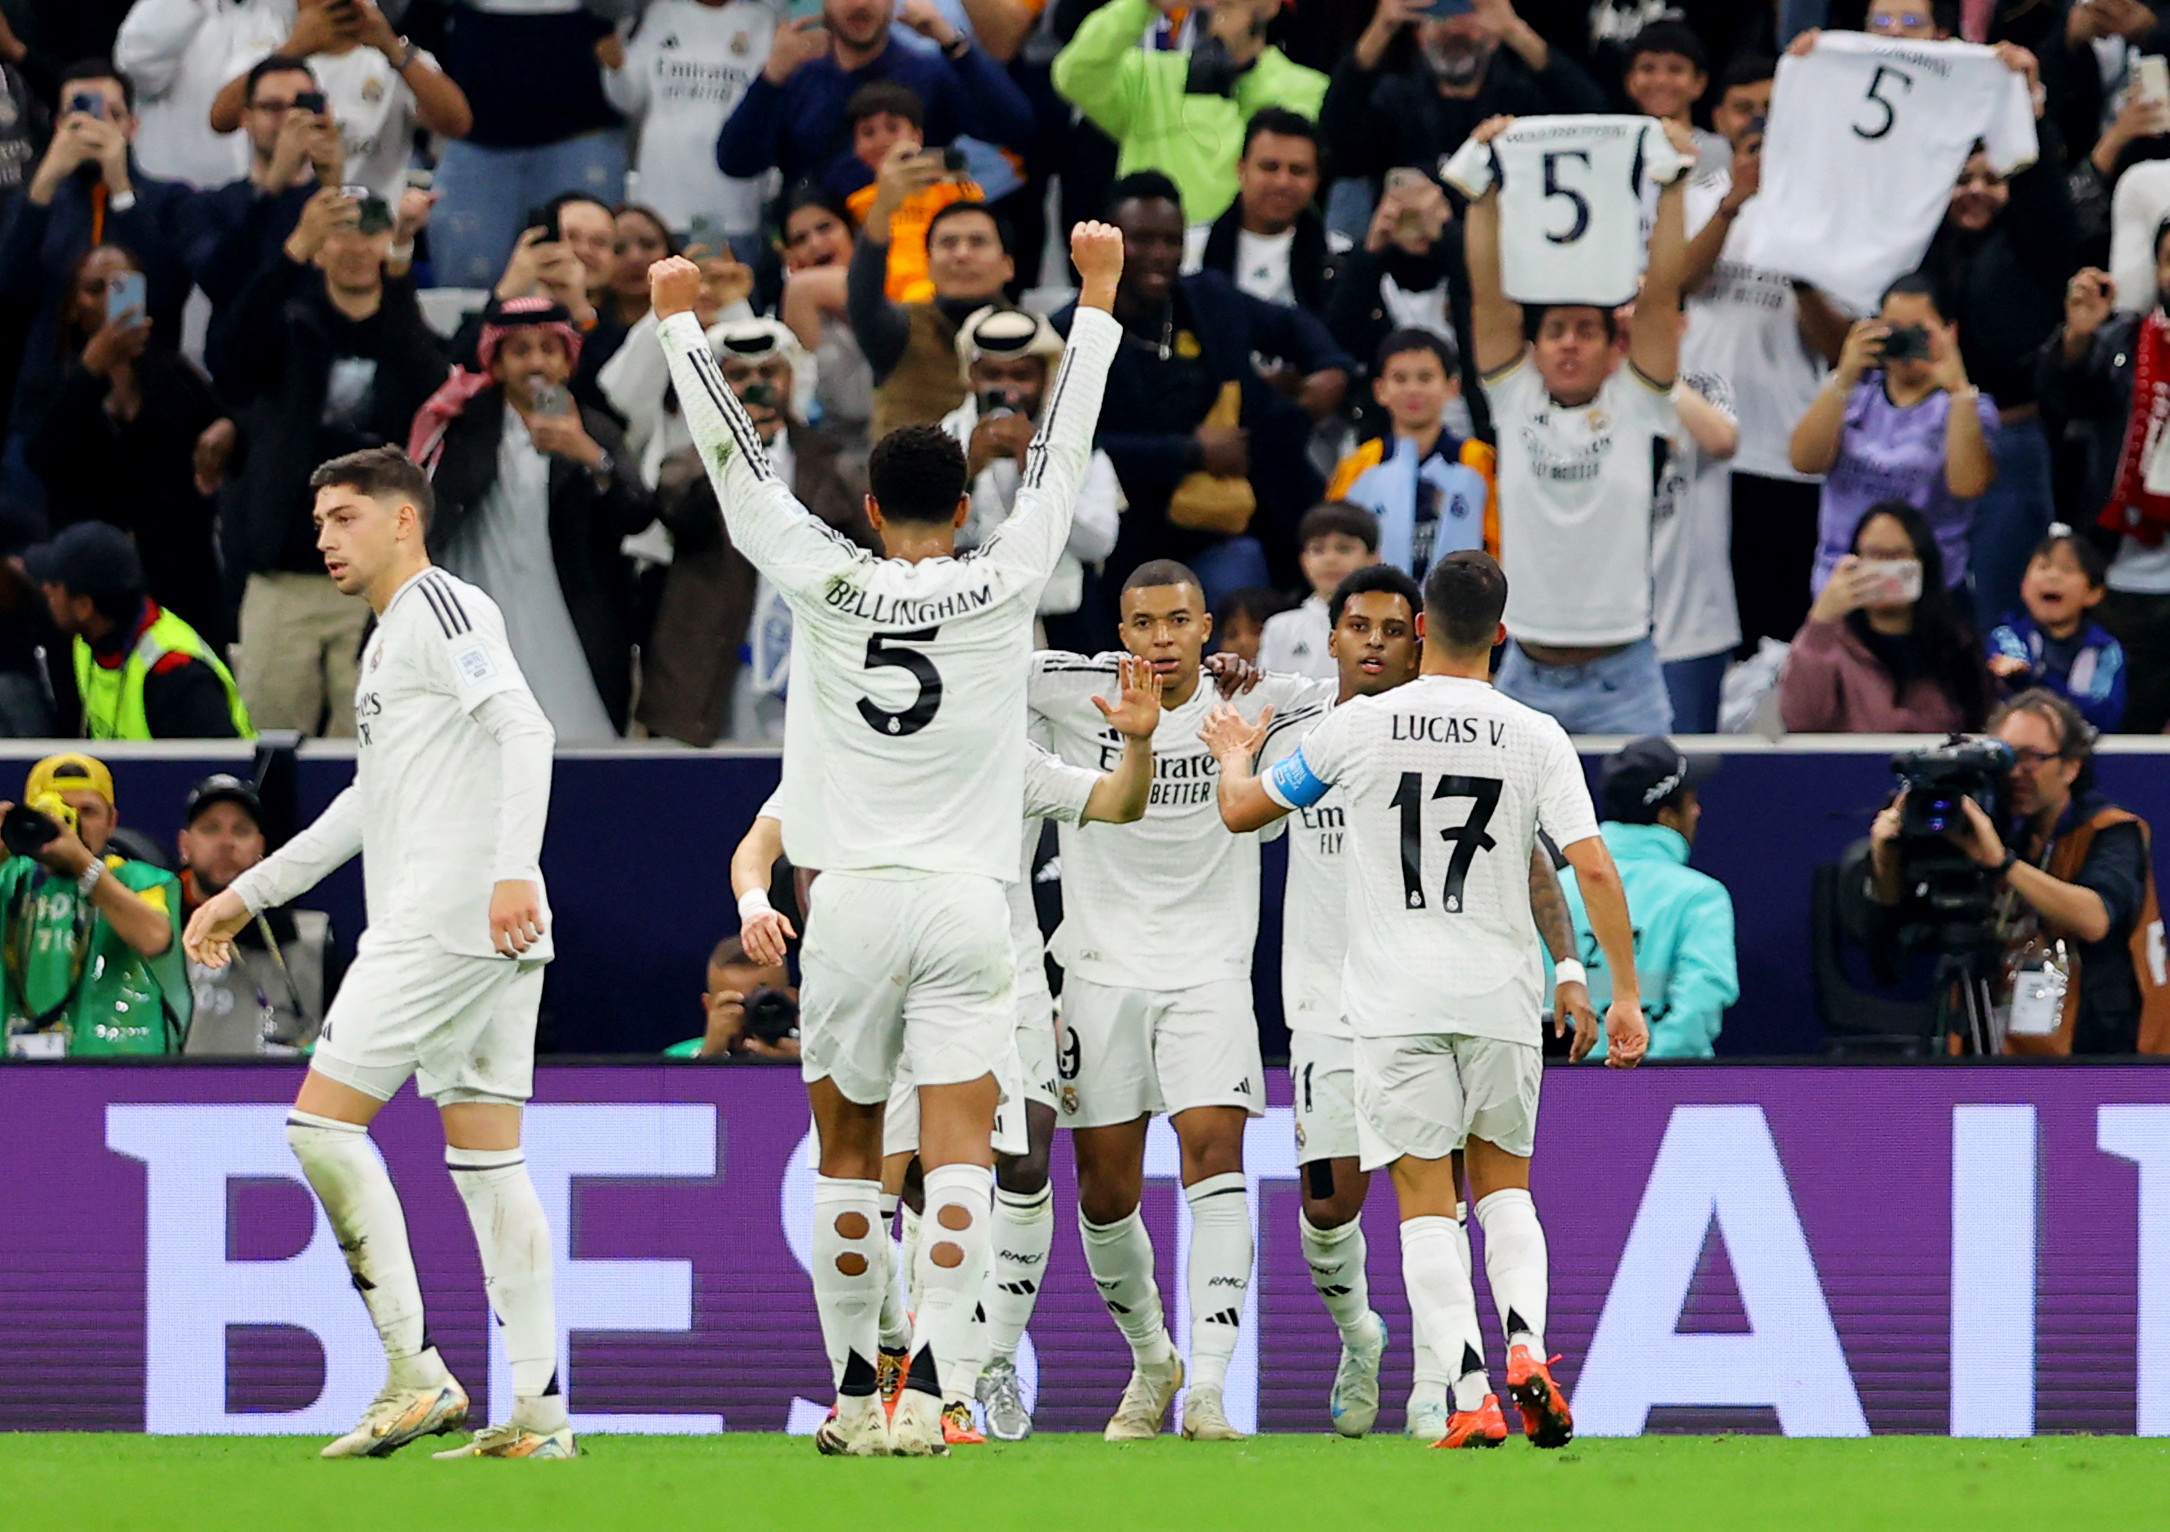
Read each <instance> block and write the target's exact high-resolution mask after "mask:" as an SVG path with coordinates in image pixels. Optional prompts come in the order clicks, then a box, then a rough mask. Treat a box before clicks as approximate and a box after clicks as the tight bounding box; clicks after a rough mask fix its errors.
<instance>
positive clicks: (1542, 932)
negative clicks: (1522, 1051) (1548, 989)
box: [1530, 844, 1597, 1062]
mask: <svg viewBox="0 0 2170 1532" xmlns="http://www.w3.org/2000/svg"><path fill="white" fill-rule="evenodd" d="M1530 914H1531V915H1532V916H1534V917H1535V918H1536V921H1537V934H1538V936H1539V937H1540V938H1542V939H1543V941H1544V944H1545V951H1546V952H1547V953H1548V954H1550V955H1551V958H1552V961H1553V962H1554V963H1567V962H1573V961H1574V960H1575V923H1574V920H1573V919H1572V918H1571V917H1570V916H1569V915H1568V913H1567V894H1566V891H1565V890H1563V889H1562V888H1561V887H1560V875H1559V873H1558V872H1557V871H1556V870H1555V869H1554V868H1553V865H1552V854H1551V853H1550V852H1549V851H1547V850H1546V849H1545V847H1544V846H1543V845H1542V844H1539V845H1538V846H1537V847H1536V848H1535V849H1533V850H1532V851H1531V852H1530ZM1569 1023H1573V1025H1574V1029H1575V1041H1574V1043H1573V1045H1572V1046H1571V1047H1570V1049H1569V1050H1568V1057H1569V1058H1571V1059H1573V1060H1575V1061H1577V1062H1580V1061H1581V1060H1582V1059H1583V1058H1584V1057H1585V1056H1586V1055H1587V1054H1588V1053H1589V1051H1590V1050H1591V1049H1592V1048H1593V1047H1595V1046H1596V1045H1597V1012H1596V1011H1594V1010H1592V1009H1591V1007H1590V989H1589V986H1588V985H1586V984H1583V983H1581V982H1579V981H1577V980H1572V979H1570V980H1566V981H1563V982H1562V983H1560V984H1559V985H1558V986H1556V987H1555V989H1554V991H1553V996H1552V1035H1553V1036H1554V1037H1565V1036H1566V1035H1567V1029H1568V1025H1569Z"/></svg>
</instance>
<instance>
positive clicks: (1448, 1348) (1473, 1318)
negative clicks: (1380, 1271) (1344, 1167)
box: [1401, 1214, 1492, 1410]
mask: <svg viewBox="0 0 2170 1532" xmlns="http://www.w3.org/2000/svg"><path fill="white" fill-rule="evenodd" d="M1454 1246H1455V1238H1454V1220H1453V1219H1451V1218H1443V1217H1440V1216H1438V1215H1437V1214H1433V1215H1430V1216H1428V1217H1424V1218H1410V1219H1405V1220H1403V1222H1402V1226H1401V1280H1402V1286H1403V1287H1404V1288H1405V1289H1406V1290H1407V1291H1408V1294H1409V1317H1410V1319H1411V1320H1412V1321H1413V1322H1414V1323H1415V1325H1416V1332H1417V1335H1418V1337H1419V1338H1420V1339H1421V1340H1423V1341H1424V1343H1425V1344H1427V1345H1429V1346H1430V1347H1431V1348H1432V1351H1433V1353H1434V1355H1435V1356H1436V1357H1438V1358H1441V1359H1444V1360H1446V1362H1447V1366H1446V1371H1447V1372H1448V1373H1449V1374H1450V1375H1451V1376H1452V1377H1453V1381H1454V1407H1455V1408H1456V1409H1457V1410H1474V1409H1476V1408H1478V1407H1479V1406H1481V1405H1482V1404H1483V1403H1484V1396H1485V1395H1486V1394H1489V1393H1490V1392H1491V1391H1492V1385H1491V1383H1490V1382H1489V1381H1488V1380H1487V1379H1486V1378H1485V1374H1484V1333H1483V1331H1482V1330H1481V1329H1480V1328H1479V1327H1478V1324H1477V1294H1476V1292H1475V1290H1473V1289H1472V1288H1471V1287H1470V1285H1469V1273H1468V1272H1467V1271H1466V1270H1465V1269H1464V1268H1463V1266H1462V1263H1461V1260H1460V1258H1459V1257H1457V1256H1456V1254H1455V1249H1454Z"/></svg>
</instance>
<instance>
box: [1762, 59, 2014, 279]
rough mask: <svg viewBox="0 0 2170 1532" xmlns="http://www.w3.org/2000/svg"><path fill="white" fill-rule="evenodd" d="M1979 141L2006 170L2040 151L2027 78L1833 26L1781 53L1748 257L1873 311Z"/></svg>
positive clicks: (1936, 219)
mask: <svg viewBox="0 0 2170 1532" xmlns="http://www.w3.org/2000/svg"><path fill="white" fill-rule="evenodd" d="M1977 141H1979V142H1980V143H1982V145H1983V146H1984V148H1985V150H1986V152H1987V153H1988V155H1989V163H1990V164H1991V166H1992V167H1994V168H1995V170H1996V172H1997V173H1998V174H1999V175H2010V174H2012V173H2013V172H2014V171H2016V170H2019V169H2022V168H2024V167H2025V166H2028V165H2031V164H2033V163H2034V160H2035V155H2036V153H2037V145H2036V141H2035V133H2034V102H2033V99H2032V97H2031V96H2030V94H2029V92H2028V89H2027V77H2026V76H2025V75H2023V74H2020V73H2018V72H2017V71H2015V70H2011V69H2007V68H2006V67H2005V66H2004V61H2003V60H2002V59H2000V58H1998V57H1997V55H1996V53H1995V51H1994V50H1992V49H1989V48H1984V47H1979V46H1977V45H1975V44H1973V43H1958V42H1950V43H1931V42H1912V41H1906V40H1903V39H1885V38H1877V37H1870V36H1868V35H1867V34H1865V33H1861V32H1825V33H1824V34H1823V35H1822V36H1821V37H1819V38H1818V39H1817V40H1816V46H1815V48H1814V50H1813V51H1811V52H1810V53H1808V54H1806V55H1805V56H1801V57H1793V56H1789V57H1786V58H1782V59H1780V60H1779V61H1778V80H1777V84H1776V86H1775V88H1774V89H1773V92H1772V95H1771V119H1770V126H1769V131H1768V132H1767V133H1766V134H1765V135H1764V139H1763V185H1762V190H1761V191H1760V192H1758V193H1757V196H1756V201H1757V202H1759V203H1762V204H1764V207H1763V213H1762V216H1761V217H1760V218H1759V219H1758V220H1757V222H1756V224H1755V226H1754V229H1753V237H1752V238H1750V239H1749V240H1748V241H1747V243H1746V247H1745V248H1744V249H1743V250H1742V252H1741V255H1740V259H1741V260H1742V261H1743V262H1744V263H1746V264H1747V265H1750V266H1764V267H1769V268H1770V269H1772V270H1774V271H1782V272H1785V273H1786V274H1787V275H1788V276H1794V277H1799V278H1800V279H1801V280H1802V281H1804V282H1807V283H1810V284H1811V285H1813V286H1815V287H1818V288H1821V289H1822V290H1823V291H1824V292H1826V293H1829V294H1830V295H1831V296H1832V297H1833V298H1835V299H1836V300H1837V301H1838V303H1839V304H1840V306H1841V307H1843V308H1845V309H1847V310H1849V311H1851V312H1852V313H1856V314H1867V313H1872V312H1873V311H1874V310H1875V308H1876V304H1877V300H1878V299H1880V298H1881V297H1882V296H1883V291H1884V289H1885V288H1886V287H1888V286H1889V285H1890V284H1891V282H1892V281H1893V280H1894V279H1895V278H1897V277H1901V276H1904V275H1905V274H1906V273H1908V272H1910V271H1912V270H1914V269H1915V268H1916V267H1918V266H1919V265H1920V264H1921V258H1922V256H1923V255H1924V254H1926V253H1927V252H1928V249H1929V241H1930V239H1931V238H1932V237H1933V236H1934V235H1935V234H1936V230H1937V225H1939V224H1941V223H1942V222H1943V221H1944V214H1945V211H1946V209H1947V208H1948V207H1949V206H1950V205H1951V189H1952V183H1953V182H1954V181H1956V180H1958V179H1959V171H1960V169H1961V167H1963V166H1964V165H1965V164H1966V162H1967V156H1968V155H1969V154H1970V153H1971V152H1972V151H1973V148H1974V145H1975V143H1976V142H1977Z"/></svg>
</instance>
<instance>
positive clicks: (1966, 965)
mask: <svg viewBox="0 0 2170 1532" xmlns="http://www.w3.org/2000/svg"><path fill="white" fill-rule="evenodd" d="M1994 958H1995V954H1994V953H1990V952H1984V951H1982V950H1980V949H1979V948H1962V949H1958V950H1950V949H1947V950H1945V951H1944V952H1942V953H1939V954H1938V956H1937V960H1936V978H1935V981H1934V983H1935V989H1934V993H1935V995H1936V1010H1935V1012H1934V1019H1933V1021H1932V1022H1931V1024H1930V1030H1929V1046H1930V1047H1931V1049H1933V1050H1934V1051H1935V1052H1937V1053H1939V1054H1944V1055H1947V1056H1949V1055H1955V1054H1968V1053H1971V1054H1974V1055H1976V1056H1977V1057H1983V1058H1986V1057H1989V1056H1992V1055H1994V1054H1995V1053H1997V1052H1998V1050H2000V1049H2001V1048H2002V1047H2003V1046H2004V1038H2003V1035H2002V1030H2003V1029H2002V1028H2000V1027H1999V1026H1998V1025H1997V1022H1996V1000H1995V995H1994V993H1993V991H1992V990H1991V989H1990V987H1989V985H1990V980H1989V975H1988V974H1985V973H1983V972H1982V971H1981V969H1982V966H1983V964H1984V963H1985V962H1988V961H1991V960H1993V959H1994ZM1955 1043H1956V1045H1957V1046H1954V1044H1955Z"/></svg>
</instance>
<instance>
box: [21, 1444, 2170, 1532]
mask: <svg viewBox="0 0 2170 1532" xmlns="http://www.w3.org/2000/svg"><path fill="white" fill-rule="evenodd" d="M317 1445H318V1444H317V1443H316V1442H315V1441H313V1440H305V1439H302V1438H298V1437H164V1438H152V1437H140V1436H118V1435H58V1434H54V1435H43V1434H24V1435H0V1523H4V1524H5V1525H6V1526H7V1527H8V1528H9V1529H10V1532H47V1529H52V1532H61V1529H65V1532H124V1529H133V1528H139V1527H140V1528H145V1529H152V1528H156V1529H160V1532H182V1529H196V1528H203V1529H211V1528H219V1529H224V1528H236V1529H242V1528H246V1529H251V1532H255V1529H270V1528H277V1529H281V1532H285V1529H292V1532H317V1529H325V1532H345V1529H349V1528H352V1529H356V1532H365V1529H366V1532H386V1529H398V1528H415V1527H440V1526H443V1527H454V1528H460V1527H470V1528H481V1529H492V1528H536V1529H542V1528H548V1529H551V1532H558V1529H567V1528H571V1529H585V1528H627V1529H639V1532H677V1529H680V1528H698V1529H703V1532H706V1529H712V1528H713V1529H730V1532H739V1529H747V1532H751V1529H762V1528H770V1527H775V1528H791V1529H805V1532H816V1529H826V1528H831V1527H835V1528H850V1529H853V1532H884V1529H888V1528H903V1527H932V1528H943V1529H950V1528H954V1529H958V1532H966V1529H972V1532H979V1529H990V1532H1007V1529H1010V1528H1015V1529H1016V1532H1040V1529H1064V1532H1068V1529H1091V1532H1101V1529H1106V1532H1154V1529H1159V1528H1170V1529H1174V1532H1220V1529H1222V1528H1229V1529H1242V1532H1265V1529H1269V1528H1283V1527H1286V1528H1294V1529H1303V1532H1356V1529H1360V1528H1372V1527H1401V1526H1421V1525H1424V1524H1425V1521H1429V1520H1430V1519H1431V1518H1435V1517H1440V1516H1444V1517H1446V1518H1447V1519H1448V1520H1447V1522H1446V1523H1445V1524H1447V1525H1453V1524H1455V1522H1456V1519H1457V1518H1459V1519H1460V1524H1461V1525H1467V1526H1476V1525H1494V1526H1496V1525H1500V1524H1502V1523H1503V1522H1509V1521H1511V1522H1514V1523H1519V1524H1521V1525H1525V1526H1534V1527H1539V1528H1559V1529H1563V1532H1571V1529H1576V1528H1592V1529H1595V1528H1603V1529H1607V1532H1639V1529H1643V1528H1650V1529H1676V1528H1678V1529H1687V1532H1714V1529H1720V1528H1739V1529H1743V1532H1769V1529H1780V1528H1818V1529H1822V1528H1833V1529H1845V1532H1865V1529H1878V1528H1893V1529H1898V1528H1905V1529H1908V1532H1921V1529H1925V1528H1943V1527H1951V1528H1964V1529H1967V1532H1982V1529H1986V1528H2001V1527H2014V1528H2021V1527H2024V1528H2028V1529H2030V1532H2031V1529H2037V1528H2041V1527H2044V1526H2049V1525H2055V1524H2064V1525H2071V1524H2073V1523H2074V1522H2075V1521H2080V1522H2090V1521H2094V1520H2096V1519H2097V1518H2103V1519H2111V1520H2112V1521H2113V1524H2129V1525H2145V1524H2148V1523H2149V1521H2150V1520H2151V1518H2152V1516H2153V1515H2155V1514H2157V1513H2158V1512H2159V1511H2160V1508H2161V1506H2162V1504H2163V1498H2162V1493H2161V1488H2162V1485H2163V1484H2164V1482H2165V1478H2164V1475H2165V1470H2166V1469H2170V1442H2165V1441H2158V1440H2145V1441H2142V1440H2134V1439H2130V1438H2102V1437H2048V1438H2040V1439H2037V1440H2034V1441H2019V1442H1960V1441H1950V1440H1946V1439H1942V1438H1933V1437H1884V1438H1878V1439H1875V1440H1870V1441H1850V1442H1833V1441H1784V1440H1778V1439H1773V1438H1768V1437H1646V1438H1643V1439H1640V1440H1635V1441H1617V1440H1588V1441H1581V1442H1577V1443H1575V1444H1574V1445H1572V1446H1570V1447H1568V1448H1567V1449H1565V1450H1564V1451H1560V1452H1547V1453H1540V1452H1537V1451H1534V1450H1532V1449H1530V1448H1528V1447H1526V1446H1524V1445H1523V1444H1522V1443H1521V1442H1519V1441H1517V1442H1510V1443H1509V1444H1508V1445H1507V1446H1506V1447H1505V1448H1502V1449H1500V1450H1498V1451H1495V1452H1467V1453H1451V1454H1450V1453H1444V1452H1432V1451H1428V1450H1426V1449H1424V1448H1420V1447H1418V1446H1416V1445H1414V1444H1413V1443H1410V1442H1405V1441H1399V1440H1394V1439H1389V1438H1374V1439H1372V1440H1369V1441H1362V1442H1345V1441H1339V1440H1336V1439H1334V1438H1331V1437H1324V1436H1319V1437H1303V1436H1275V1437H1265V1438H1261V1439H1258V1440H1255V1441H1250V1442H1245V1443H1243V1444H1241V1445H1222V1444H1215V1445H1195V1444H1191V1443H1186V1442H1182V1441H1178V1440H1176V1439H1174V1438H1172V1437H1166V1438H1163V1439H1162V1440H1160V1441H1158V1442H1152V1443H1137V1444H1131V1445H1124V1446H1120V1447H1117V1446H1110V1445H1108V1444H1106V1443H1104V1442H1102V1441H1100V1440H1098V1439H1097V1438H1094V1437H1084V1436H1047V1437H1040V1438H1037V1439H1035V1440H1033V1441H1030V1442H1026V1443H1023V1444H1020V1445H1017V1446H1001V1445H990V1446H987V1447H983V1448H973V1449H970V1450H960V1451H959V1452H957V1453H955V1454H953V1455H952V1456H951V1457H950V1458H949V1459H948V1460H947V1461H943V1462H902V1461H897V1460H894V1459H891V1460H868V1461H859V1460H852V1461H834V1460H829V1459H823V1458H820V1457H818V1456H817V1455H816V1454H815V1452H814V1449H813V1446H812V1444H811V1443H810V1442H808V1441H806V1440H805V1439H803V1438H790V1437H783V1436H757V1435H732V1436H724V1437H706V1438H701V1439H698V1440H694V1439H686V1438H676V1439H659V1438H652V1437H648V1438H641V1437H592V1438H589V1439H588V1440H587V1441H586V1442H585V1443H584V1444H583V1445H584V1448H585V1452H584V1455H583V1456H582V1458H581V1459H580V1460H579V1461H578V1462H573V1463H532V1464H531V1463H437V1462H432V1461H431V1460H430V1458H429V1456H428V1453H427V1449H426V1448H425V1447H424V1446H422V1445H417V1446H414V1447H410V1448H408V1449H407V1450H406V1451H405V1452H404V1453H402V1454H400V1455H399V1456H398V1457H396V1458H393V1459H391V1460H389V1461H385V1462H344V1463H325V1462H319V1461H317V1459H316V1456H315V1453H316V1447H317ZM432 1445H437V1444H432ZM1418 1518H1425V1521H1420V1520H1419V1519H1418Z"/></svg>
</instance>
